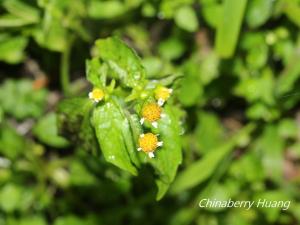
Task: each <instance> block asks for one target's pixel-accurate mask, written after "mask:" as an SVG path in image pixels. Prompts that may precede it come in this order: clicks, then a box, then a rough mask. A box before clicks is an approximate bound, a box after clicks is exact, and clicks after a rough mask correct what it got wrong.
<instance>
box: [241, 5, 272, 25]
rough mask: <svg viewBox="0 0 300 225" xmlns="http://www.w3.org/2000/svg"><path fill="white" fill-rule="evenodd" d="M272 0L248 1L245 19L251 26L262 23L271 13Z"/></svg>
mask: <svg viewBox="0 0 300 225" xmlns="http://www.w3.org/2000/svg"><path fill="white" fill-rule="evenodd" d="M273 2H274V1H273V0H251V1H249V5H248V9H247V13H246V21H247V23H248V25H249V26H250V27H252V28H256V27H259V26H261V25H263V24H264V23H265V22H266V21H267V20H268V19H269V18H270V16H271V14H272V6H273Z"/></svg>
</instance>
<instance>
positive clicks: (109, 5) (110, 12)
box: [88, 0, 127, 19]
mask: <svg viewBox="0 0 300 225" xmlns="http://www.w3.org/2000/svg"><path fill="white" fill-rule="evenodd" d="M126 11H127V9H126V7H125V6H124V4H122V3H121V2H120V1H115V0H112V1H105V2H102V1H96V0H92V1H91V3H90V5H89V7H88V14H89V16H90V17H91V18H95V19H110V18H114V17H118V16H121V15H122V14H123V13H125V12H126Z"/></svg>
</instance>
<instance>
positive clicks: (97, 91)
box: [92, 88, 104, 101]
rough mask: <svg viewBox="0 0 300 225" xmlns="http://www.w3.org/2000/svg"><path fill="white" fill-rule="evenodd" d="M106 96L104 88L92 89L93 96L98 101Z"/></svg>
mask: <svg viewBox="0 0 300 225" xmlns="http://www.w3.org/2000/svg"><path fill="white" fill-rule="evenodd" d="M103 97H104V92H103V90H101V89H99V88H95V89H94V90H93V91H92V98H93V99H94V100H97V101H101V100H102V99H103Z"/></svg>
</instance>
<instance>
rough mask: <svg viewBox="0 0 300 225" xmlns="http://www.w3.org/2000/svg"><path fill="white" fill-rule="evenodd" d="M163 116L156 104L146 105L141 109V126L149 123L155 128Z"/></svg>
mask: <svg viewBox="0 0 300 225" xmlns="http://www.w3.org/2000/svg"><path fill="white" fill-rule="evenodd" d="M163 116H164V114H162V113H161V107H160V106H159V105H158V104H156V103H148V104H146V105H145V106H144V107H143V109H142V119H141V120H140V122H141V124H143V123H144V122H145V121H147V122H150V123H151V124H152V126H153V127H155V128H157V120H159V119H160V118H161V117H163Z"/></svg>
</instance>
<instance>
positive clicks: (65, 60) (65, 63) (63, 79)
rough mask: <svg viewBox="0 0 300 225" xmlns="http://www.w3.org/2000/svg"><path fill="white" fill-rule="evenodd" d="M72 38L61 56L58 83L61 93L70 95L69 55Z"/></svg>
mask: <svg viewBox="0 0 300 225" xmlns="http://www.w3.org/2000/svg"><path fill="white" fill-rule="evenodd" d="M72 43H73V38H71V40H70V41H69V43H68V44H67V46H66V49H65V51H64V52H63V53H62V55H61V60H60V83H61V88H62V90H63V93H64V94H65V95H69V93H70V53H71V48H72Z"/></svg>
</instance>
